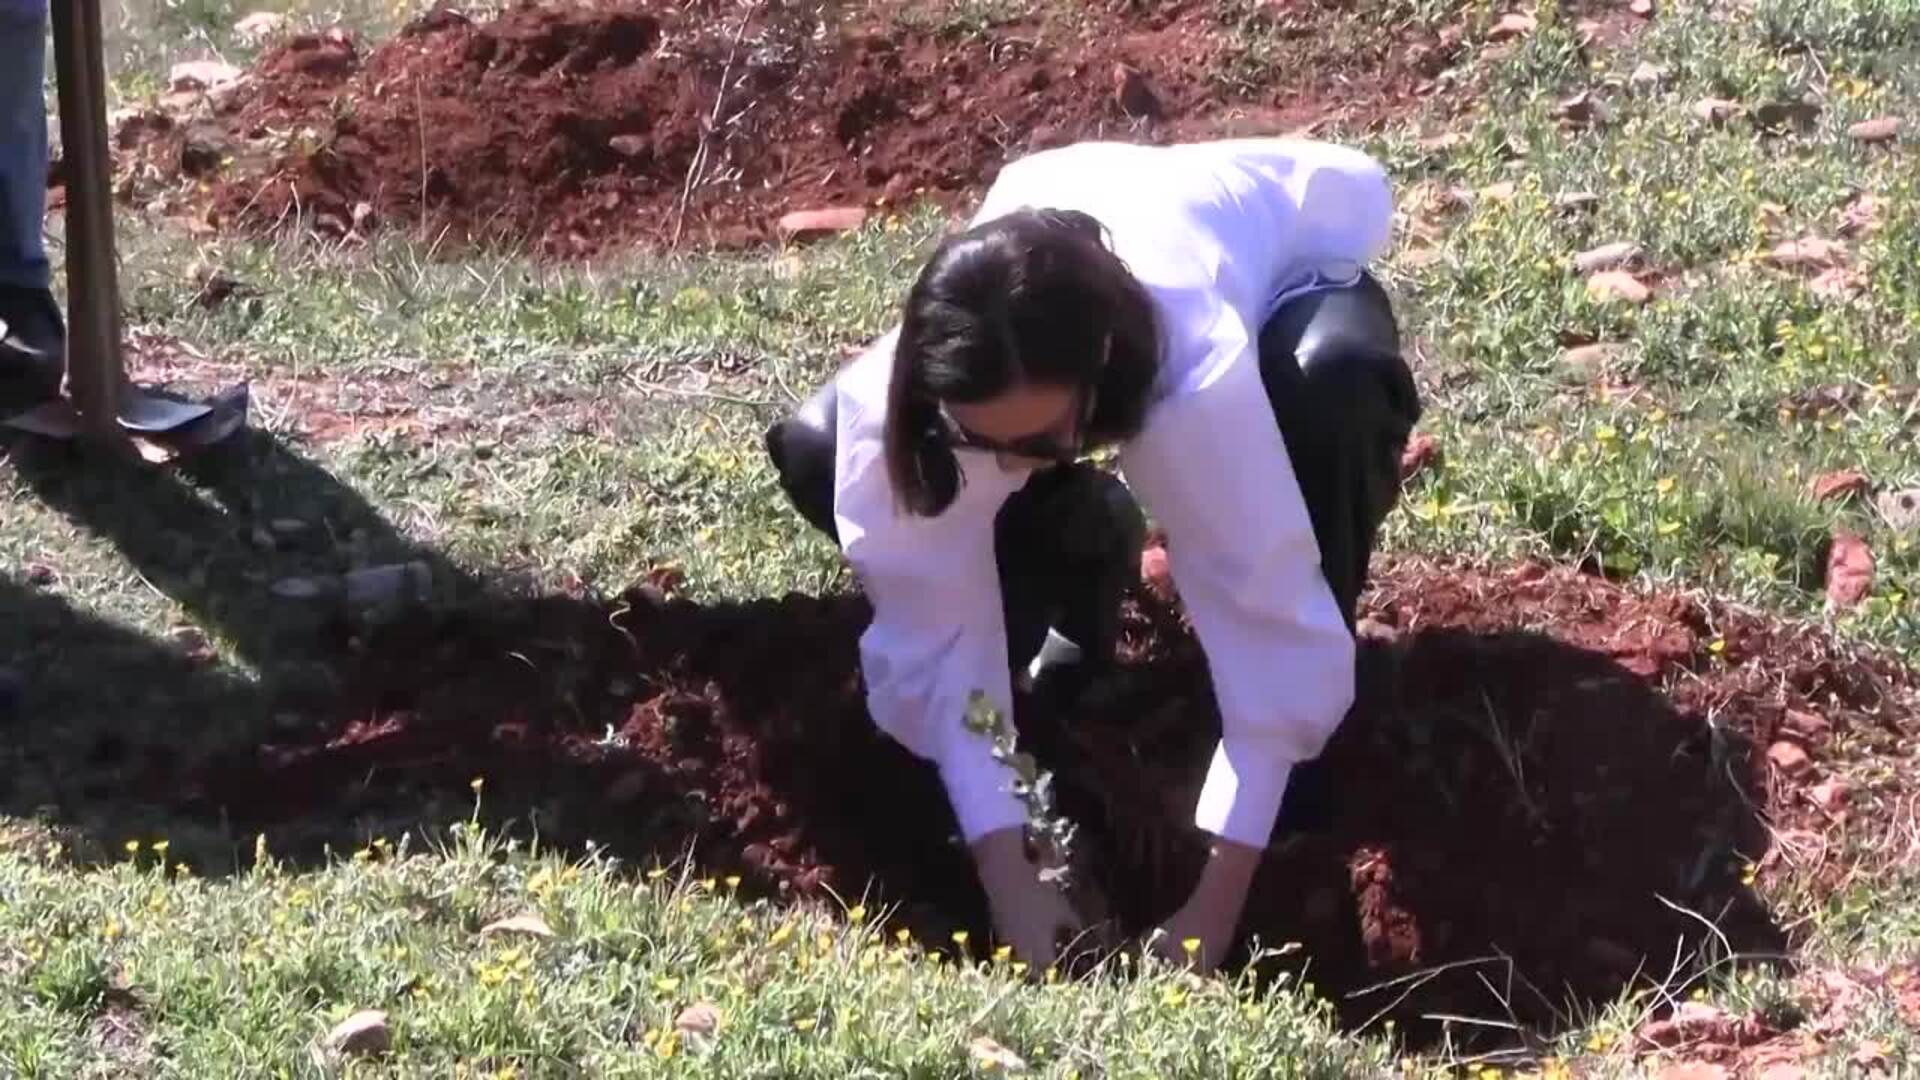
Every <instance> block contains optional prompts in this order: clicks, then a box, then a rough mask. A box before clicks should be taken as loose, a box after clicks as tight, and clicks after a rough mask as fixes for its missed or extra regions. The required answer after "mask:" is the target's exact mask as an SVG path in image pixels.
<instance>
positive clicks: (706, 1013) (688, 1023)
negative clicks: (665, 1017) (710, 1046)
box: [673, 1001, 720, 1039]
mask: <svg viewBox="0 0 1920 1080" xmlns="http://www.w3.org/2000/svg"><path fill="white" fill-rule="evenodd" d="M673 1029H674V1030H675V1031H678V1032H679V1033H680V1034H682V1035H685V1036H687V1037H689V1038H694V1039H710V1038H712V1037H713V1035H714V1033H715V1032H717V1031H719V1030H720V1009H719V1007H717V1006H716V1005H714V1004H713V1003H712V1002H710V1001H696V1002H694V1003H693V1004H691V1005H689V1006H687V1007H686V1008H684V1009H682V1010H680V1015H679V1016H676V1017H674V1019H673Z"/></svg>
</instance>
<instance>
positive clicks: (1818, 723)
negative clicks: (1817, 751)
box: [1780, 709, 1833, 743]
mask: <svg viewBox="0 0 1920 1080" xmlns="http://www.w3.org/2000/svg"><path fill="white" fill-rule="evenodd" d="M1780 726H1781V728H1783V729H1784V730H1786V731H1787V732H1789V733H1791V734H1792V735H1793V736H1794V737H1796V738H1798V739H1799V740H1800V741H1801V742H1806V743H1818V742H1820V741H1821V740H1822V739H1825V738H1826V737H1827V734H1828V733H1829V732H1831V731H1832V730H1833V724H1832V723H1831V722H1829V721H1828V720H1827V718H1826V717H1824V716H1821V715H1820V714H1819V713H1812V712H1805V711H1803V710H1800V709H1788V710H1787V714H1786V716H1785V717H1783V718H1782V719H1781V721H1780Z"/></svg>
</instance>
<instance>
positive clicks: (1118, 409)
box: [885, 210, 1160, 516]
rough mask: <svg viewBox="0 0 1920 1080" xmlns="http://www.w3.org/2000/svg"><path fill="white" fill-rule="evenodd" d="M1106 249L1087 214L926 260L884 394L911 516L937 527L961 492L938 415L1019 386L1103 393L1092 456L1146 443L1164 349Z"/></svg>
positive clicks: (1022, 222)
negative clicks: (934, 521)
mask: <svg viewBox="0 0 1920 1080" xmlns="http://www.w3.org/2000/svg"><path fill="white" fill-rule="evenodd" d="M1104 239H1105V230H1104V229H1102V227H1101V225H1100V223H1099V222H1098V221H1096V220H1094V219H1093V218H1092V217H1091V216H1090V215H1087V214H1083V213H1080V212H1079V211H1075V210H1019V211H1015V212H1014V213H1011V214H1008V215H1006V216H1004V217H999V218H995V219H994V220H992V221H988V222H985V223H983V224H981V225H977V226H975V227H973V228H971V229H969V230H967V231H966V232H963V233H959V234H958V235H955V236H953V237H950V238H948V239H947V240H945V241H944V242H942V243H941V245H940V246H939V248H937V249H936V250H935V251H934V253H933V257H932V258H930V259H929V260H927V264H926V266H925V267H923V268H922V269H921V271H920V276H919V278H918V279H917V280H916V281H915V282H914V284H913V288H912V289H911V290H910V291H909V292H908V293H907V298H906V304H905V307H906V313H905V316H904V317H903V319H902V320H901V324H900V337H899V340H898V342H897V343H896V345H895V349H894V356H893V375H892V382H891V383H890V384H889V386H888V388H887V419H886V438H885V441H886V456H887V473H888V475H889V476H890V477H891V478H892V480H893V487H894V491H895V493H896V495H897V497H898V499H899V501H900V502H901V504H902V505H904V506H905V507H906V509H907V510H909V511H911V512H913V513H916V514H921V515H926V516H933V515H937V514H939V513H940V512H942V511H944V510H945V509H946V508H947V507H948V506H949V505H951V504H952V503H953V500H954V497H955V496H956V495H957V494H958V493H959V490H960V468H959V463H958V461H957V460H956V459H955V458H954V453H953V448H952V446H951V445H949V443H948V441H947V439H946V436H945V432H944V430H943V428H942V426H941V422H940V412H939V410H940V405H941V403H942V402H957V403H961V404H969V403H973V402H981V401H989V400H991V399H993V398H995V397H998V396H999V395H1000V394H1002V393H1005V392H1006V391H1007V390H1008V389H1010V388H1012V387H1013V386H1015V385H1018V384H1022V383H1038V384H1043V385H1054V386H1065V387H1073V388H1088V389H1095V390H1096V393H1097V397H1096V399H1095V404H1094V413H1093V416H1092V418H1091V420H1089V422H1088V424H1087V433H1086V435H1087V444H1088V445H1089V446H1092V445H1099V444H1102V443H1111V442H1116V441H1121V440H1125V439H1128V438H1131V437H1132V436H1133V435H1135V434H1137V433H1138V432H1139V430H1140V427H1141V425H1142V424H1143V423H1144V422H1145V420H1146V412H1147V405H1148V402H1149V397H1150V395H1151V392H1152V389H1153V383H1154V379H1155V378H1156V377H1157V375H1158V373H1159V369H1160V340H1159V336H1158V329H1157V327H1156V325H1155V322H1154V316H1153V305H1152V303H1151V301H1149V300H1148V298H1147V292H1146V289H1145V288H1143V287H1142V286H1141V284H1140V282H1139V281H1138V280H1137V279H1135V278H1134V276H1133V274H1132V273H1131V272H1130V271H1128V269H1127V267H1126V265H1125V264H1124V263H1122V262H1121V261H1120V259H1119V257H1118V256H1116V255H1115V254H1114V253H1113V252H1112V251H1110V250H1109V249H1108V248H1107V246H1106V244H1105V243H1104ZM1108 335H1111V336H1112V345H1111V350H1110V351H1109V350H1108V349H1107V339H1108ZM1103 357H1104V359H1105V367H1104V368H1103V367H1102V366H1101V362H1102V359H1103ZM1096 380H1097V387H1096V386H1095V381H1096Z"/></svg>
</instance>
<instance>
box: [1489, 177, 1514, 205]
mask: <svg viewBox="0 0 1920 1080" xmlns="http://www.w3.org/2000/svg"><path fill="white" fill-rule="evenodd" d="M1519 190H1520V189H1519V188H1517V187H1515V186H1514V184H1513V182H1512V181H1509V180H1503V181H1501V182H1500V183H1498V184H1488V185H1487V186H1486V187H1483V188H1481V189H1480V191H1479V195H1480V197H1481V198H1483V199H1485V200H1487V201H1488V202H1499V203H1503V202H1512V201H1513V196H1514V195H1515V194H1516V193H1517V192H1518V191H1519Z"/></svg>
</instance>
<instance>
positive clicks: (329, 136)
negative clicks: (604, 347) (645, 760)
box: [120, 0, 1452, 256]
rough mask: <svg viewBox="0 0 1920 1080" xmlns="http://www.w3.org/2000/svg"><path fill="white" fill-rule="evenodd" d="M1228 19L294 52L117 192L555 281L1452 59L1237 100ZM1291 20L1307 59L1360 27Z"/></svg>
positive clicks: (442, 35)
mask: <svg viewBox="0 0 1920 1080" xmlns="http://www.w3.org/2000/svg"><path fill="white" fill-rule="evenodd" d="M1227 6H1228V5H1225V4H1222V3H1218V2H1203V0H1193V2H1185V3H1173V4H1150V5H1148V4H1140V5H1135V4H1126V5H1111V4H1101V5H1085V6H1084V7H1082V8H1079V9H1077V10H1076V11H1075V12H1074V13H1073V19H1072V20H1071V22H1070V23H1063V24H1059V25H1055V24H1053V23H1049V22H1044V21H1041V20H1040V18H1039V17H1038V16H1035V17H1032V18H1028V19H1025V20H1021V21H1017V22H1013V23H1010V24H1006V25H1002V26H998V27H994V28H991V29H984V30H979V31H978V32H962V33H953V32H942V29H941V28H940V27H937V26H936V27H931V28H926V29H910V28H909V27H911V26H913V25H915V24H912V23H908V22H903V21H901V18H900V17H899V16H898V15H897V14H896V15H887V14H882V15H879V16H871V15H869V16H867V17H866V18H867V19H868V21H866V22H854V21H843V20H842V18H841V17H840V16H838V15H836V14H835V12H836V10H837V8H836V6H835V5H825V6H824V7H823V6H822V5H819V4H812V3H807V4H801V3H791V2H783V0H774V2H772V3H768V4H764V5H755V6H754V7H753V8H752V9H751V13H750V15H748V16H741V15H739V14H738V11H739V10H740V9H738V8H736V7H732V6H727V5H714V4H665V3H659V2H657V0H609V2H605V3H597V4H587V5H553V4H541V5H536V4H533V3H528V2H524V0H523V2H522V3H520V4H518V5H517V6H513V7H510V8H508V9H507V10H505V11H503V12H501V13H500V14H499V15H498V16H497V17H496V18H494V19H492V20H491V21H476V20H475V19H473V18H470V17H468V16H467V15H465V14H462V13H461V12H459V11H458V10H455V9H452V8H447V7H441V8H436V9H435V10H433V11H432V12H430V13H428V14H426V15H424V16H422V17H421V18H420V19H418V20H417V21H415V22H414V23H412V24H411V25H409V26H408V27H406V28H405V30H404V31H402V32H401V33H400V34H399V35H398V36H397V37H396V38H395V39H393V40H391V41H388V42H386V43H384V44H381V45H380V46H379V47H378V48H375V49H373V50H372V51H371V52H368V53H366V54H365V55H364V57H363V56H362V55H361V52H360V50H359V49H358V48H357V47H356V45H355V43H354V42H353V41H352V40H351V39H350V38H348V37H346V36H345V35H343V34H340V33H337V32H336V33H334V34H331V35H324V36H323V35H309V36H304V37H298V38H295V39H293V40H291V41H289V42H287V43H285V44H283V45H281V46H278V47H276V48H275V49H273V50H272V51H270V52H268V53H267V54H266V55H264V56H263V57H262V58H261V59H260V61H259V63H258V64H257V65H256V66H255V69H254V70H253V71H252V72H251V73H250V75H249V77H248V78H247V79H246V80H245V81H244V82H243V84H241V85H240V86H238V87H236V88H235V89H233V90H231V91H227V92H225V93H224V94H223V95H221V97H220V98H219V100H218V101H217V102H215V103H214V104H213V106H212V108H211V110H210V111H209V112H208V113H207V114H206V115H205V116H203V117H200V118H198V119H197V120H192V121H182V122H178V123H175V122H172V121H171V120H170V119H169V120H168V121H167V122H164V123H156V122H154V118H153V117H152V116H151V115H143V116H140V117H135V118H133V119H132V120H130V121H128V123H127V124H126V125H124V126H123V127H122V130H121V138H120V142H121V147H122V150H123V152H124V153H123V162H122V164H123V167H124V169H125V170H126V171H127V174H128V175H129V176H131V177H135V178H137V182H136V181H135V180H129V181H127V182H126V183H124V184H123V191H126V192H127V193H128V194H129V195H134V194H136V193H138V194H139V195H140V196H141V197H142V201H145V196H147V195H150V194H152V193H153V192H154V191H156V190H158V187H159V186H161V185H164V183H165V182H166V181H168V180H174V181H177V180H179V179H181V178H190V179H198V180H201V181H204V187H203V188H189V189H188V190H186V192H185V193H184V195H180V196H179V197H180V198H184V199H185V201H186V203H187V207H188V208H190V209H191V210H192V211H193V212H194V213H195V214H197V215H198V220H199V222H200V224H201V225H202V226H203V227H204V226H211V227H214V228H242V229H268V230H274V229H287V228H312V229H315V230H318V231H319V232H321V233H323V234H327V235H332V236H345V235H350V234H352V235H360V234H364V233H365V232H367V231H369V230H371V229H372V228H374V227H376V226H377V225H378V224H379V223H381V222H388V223H405V224H407V225H410V226H414V227H418V228H421V229H423V230H424V231H425V232H427V233H429V234H432V235H434V236H436V237H441V238H443V239H444V240H446V241H447V242H449V243H453V244H459V243H460V242H462V241H471V242H491V241H498V242H503V243H514V244H519V243H527V244H531V245H532V246H533V247H535V248H536V249H537V250H539V251H540V252H542V253H545V254H547V255H553V256H581V255H589V254H593V253H596V252H600V251H604V250H607V249H608V248H610V247H613V246H616V245H621V244H627V243H631V242H635V241H638V242H643V243H648V244H656V245H657V244H669V243H689V244H697V245H701V246H723V247H724V246H734V245H740V244H749V243H756V242H760V241H765V240H767V239H769V238H771V237H773V236H774V235H775V232H776V222H777V221H778V219H779V218H780V217H781V216H782V214H784V213H785V212H788V211H792V210H802V209H810V208H815V207H821V206H834V205H852V206H868V207H871V206H874V205H898V204H902V203H904V202H906V201H909V200H911V199H913V198H915V197H917V196H921V195H925V196H928V197H931V198H934V199H936V200H947V201H952V200H955V199H956V198H958V197H959V196H961V195H963V194H964V193H967V192H969V191H971V190H973V189H976V188H977V187H979V186H980V185H981V184H983V183H984V182H986V181H988V180H990V179H991V178H992V177H993V175H994V174H995V173H996V172H997V171H998V169H999V168H1000V166H1001V165H1002V164H1004V163H1005V162H1006V161H1008V160H1009V159H1011V158H1013V157H1017V156H1019V155H1020V154H1023V153H1026V152H1028V151H1030V150H1033V149H1038V148H1041V147H1045V146H1048V145H1055V144H1059V143H1064V142H1068V141H1072V140H1076V139H1082V138H1121V139H1129V140H1154V141H1168V140H1174V139H1181V138H1191V137H1198V136H1203V135H1214V134H1223V133H1252V132H1264V133H1277V132H1282V131H1288V130H1295V129H1299V128H1301V127H1302V126H1303V125H1306V124H1308V123H1309V122H1312V121H1316V120H1320V119H1323V118H1327V117H1331V116H1335V115H1338V116H1342V117H1346V118H1350V119H1356V120H1359V121H1368V120H1372V119H1376V118H1378V117H1381V116H1384V115H1389V114H1393V113H1397V112H1400V111H1404V110H1405V109H1406V108H1407V107H1408V106H1410V105H1411V104H1412V103H1413V102H1415V101H1416V100H1417V99H1418V98H1419V96H1420V95H1421V94H1423V93H1425V92H1429V91H1431V90H1432V88H1433V84H1432V82H1431V79H1430V76H1431V75H1433V74H1435V73H1437V72H1438V71H1439V70H1440V69H1441V68H1442V67H1443V66H1444V65H1445V63H1446V62H1447V56H1448V54H1449V50H1450V49H1451V48H1452V46H1451V45H1449V46H1444V47H1443V46H1441V45H1439V44H1438V43H1437V42H1438V39H1437V37H1434V38H1428V37H1426V36H1424V35H1426V33H1427V31H1425V30H1416V31H1409V35H1410V39H1409V40H1406V41H1396V42H1394V43H1393V47H1392V48H1387V47H1385V46H1384V45H1383V46H1382V47H1380V48H1377V49H1371V50H1366V51H1364V52H1363V53H1347V52H1342V53H1340V54H1338V55H1332V56H1325V57H1322V59H1321V62H1318V63H1316V64H1314V65H1311V66H1296V65H1291V64H1275V65H1274V66H1273V68H1272V70H1269V71H1265V72H1263V76H1262V77H1263V79H1264V80H1265V82H1264V83H1262V84H1261V85H1260V86H1259V87H1258V89H1257V90H1252V91H1251V92H1244V93H1243V92H1238V91H1232V90H1230V89H1228V88H1225V87H1223V86H1222V84H1221V80H1220V78H1219V72H1220V71H1221V70H1222V67H1223V65H1225V64H1227V63H1228V60H1227V54H1228V53H1229V52H1230V51H1231V50H1234V49H1239V48H1244V43H1242V42H1237V41H1236V39H1235V35H1234V32H1233V31H1232V29H1231V27H1230V19H1229V17H1228V15H1227V14H1226V13H1225V12H1224V10H1223V9H1224V8H1226V7H1227ZM1284 10H1285V14H1286V16H1287V18H1288V19H1289V20H1291V21H1290V22H1289V23H1288V24H1287V25H1288V29H1287V33H1288V34H1289V35H1290V37H1291V39H1292V40H1311V38H1312V36H1313V33H1314V31H1315V28H1316V26H1319V25H1320V24H1322V23H1325V24H1326V25H1332V23H1333V21H1334V20H1350V19H1353V18H1354V17H1355V16H1354V15H1353V14H1352V13H1351V12H1343V11H1340V10H1337V7H1336V6H1329V5H1286V6H1285V9H1284ZM1274 11H1275V12H1276V14H1275V15H1273V16H1272V17H1273V18H1279V17H1280V16H1279V14H1278V13H1279V12H1280V11H1281V8H1280V7H1278V6H1276V8H1275V9H1274ZM876 18H877V20H878V21H873V20H874V19H876ZM202 191H204V192H205V194H202V193H201V192H202ZM176 194H177V195H178V194H179V192H178V191H177V190H176Z"/></svg>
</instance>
